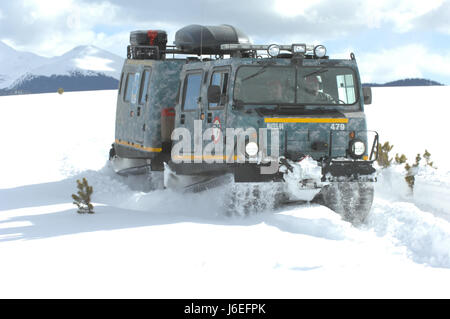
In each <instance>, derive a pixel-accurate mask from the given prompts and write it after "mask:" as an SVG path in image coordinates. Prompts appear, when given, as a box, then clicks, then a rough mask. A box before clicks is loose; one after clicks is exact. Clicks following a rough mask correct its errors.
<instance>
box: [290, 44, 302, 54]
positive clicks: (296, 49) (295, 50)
mask: <svg viewBox="0 0 450 319" xmlns="http://www.w3.org/2000/svg"><path fill="white" fill-rule="evenodd" d="M291 51H292V53H293V54H305V53H306V44H304V43H302V44H293V45H292V49H291Z"/></svg>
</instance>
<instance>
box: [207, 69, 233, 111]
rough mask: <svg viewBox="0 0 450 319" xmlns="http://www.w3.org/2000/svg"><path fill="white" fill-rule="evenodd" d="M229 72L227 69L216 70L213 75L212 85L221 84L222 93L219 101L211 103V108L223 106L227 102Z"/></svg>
mask: <svg viewBox="0 0 450 319" xmlns="http://www.w3.org/2000/svg"><path fill="white" fill-rule="evenodd" d="M228 74H229V72H228V71H227V70H221V71H215V72H214V73H213V74H212V76H211V85H218V86H220V92H221V94H222V96H221V98H220V102H219V103H209V108H217V107H223V106H224V105H225V103H226V96H227V90H228Z"/></svg>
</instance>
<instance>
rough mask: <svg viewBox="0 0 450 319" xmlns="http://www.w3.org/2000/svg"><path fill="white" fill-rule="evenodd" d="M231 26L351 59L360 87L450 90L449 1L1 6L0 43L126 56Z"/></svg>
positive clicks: (133, 0)
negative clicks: (183, 33) (157, 34)
mask: <svg viewBox="0 0 450 319" xmlns="http://www.w3.org/2000/svg"><path fill="white" fill-rule="evenodd" d="M223 23H227V24H232V25H234V26H236V27H238V28H239V29H241V30H242V31H244V32H245V33H246V34H248V35H249V36H250V38H251V39H252V40H253V42H254V43H290V42H308V43H309V42H313V43H316V44H318V43H322V44H325V45H326V46H327V47H328V52H329V54H330V55H331V56H332V57H333V56H336V55H339V54H341V55H342V54H345V56H348V54H349V53H350V52H354V53H355V55H356V57H357V60H358V62H359V63H360V67H361V70H360V71H361V75H362V77H363V80H364V81H365V82H387V81H392V80H396V79H399V78H406V77H425V78H430V79H432V80H436V81H439V82H441V83H444V84H450V72H449V71H450V41H449V40H450V1H449V0H428V1H423V0H366V1H364V0H345V1H333V0H310V1H308V2H305V1H291V0H258V1H257V0H247V1H245V2H244V1H237V0H227V1H224V0H192V1H188V2H186V1H184V0H183V1H182V0H173V1H170V2H161V1H153V0H152V1H145V2H143V1H139V0H127V1H124V0H94V1H83V0H21V1H11V2H6V1H2V3H1V4H0V40H1V41H3V42H5V43H6V44H8V45H10V46H12V47H14V48H16V49H20V50H26V51H31V52H34V53H37V54H40V55H44V56H54V55H60V54H62V53H64V52H67V51H69V50H70V49H72V48H73V47H75V46H77V45H85V44H92V45H95V46H98V47H100V48H103V49H106V50H109V51H111V52H113V53H115V54H118V55H120V56H125V51H126V45H127V43H128V40H129V32H130V31H132V30H138V29H164V30H166V31H167V32H168V34H169V42H172V41H173V38H174V34H175V32H176V30H178V29H179V28H181V27H183V26H185V25H188V24H202V25H218V24H223Z"/></svg>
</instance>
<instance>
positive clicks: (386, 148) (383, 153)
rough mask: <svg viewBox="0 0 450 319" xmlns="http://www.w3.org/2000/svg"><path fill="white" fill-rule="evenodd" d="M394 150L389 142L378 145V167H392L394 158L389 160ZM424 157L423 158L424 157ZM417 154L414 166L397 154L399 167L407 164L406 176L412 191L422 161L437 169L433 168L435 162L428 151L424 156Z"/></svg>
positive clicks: (396, 161) (396, 162)
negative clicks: (390, 153)
mask: <svg viewBox="0 0 450 319" xmlns="http://www.w3.org/2000/svg"><path fill="white" fill-rule="evenodd" d="M393 148H394V145H390V144H389V142H385V143H384V144H383V145H381V143H380V144H378V159H377V162H378V165H380V167H381V168H388V167H390V166H391V163H392V160H393V159H392V158H389V152H390V151H392V149H393ZM422 156H423V157H422ZM422 156H421V155H420V154H417V155H416V160H415V162H414V163H413V164H409V163H407V160H408V159H407V158H406V156H405V154H402V155H399V154H395V157H394V161H395V164H397V165H403V164H405V170H406V176H405V181H406V182H407V183H408V185H409V187H410V188H411V189H413V188H414V181H415V176H416V175H417V173H418V170H419V166H420V163H421V161H422V159H425V165H426V166H429V167H432V168H436V167H434V166H433V162H432V161H431V154H430V152H428V151H427V150H425V152H424V153H423V155H422Z"/></svg>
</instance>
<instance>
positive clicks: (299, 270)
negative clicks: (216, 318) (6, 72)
mask: <svg viewBox="0 0 450 319" xmlns="http://www.w3.org/2000/svg"><path fill="white" fill-rule="evenodd" d="M449 93H450V88H449V87H439V88H436V87H429V88H428V87H427V88H374V89H373V95H374V103H373V105H371V106H368V107H367V113H368V116H369V128H371V129H375V130H377V131H378V132H379V133H380V135H381V140H382V141H385V140H389V141H390V142H391V143H392V144H394V145H395V148H394V150H393V151H394V152H402V153H407V154H406V155H408V158H410V162H411V161H412V159H413V156H414V155H415V153H417V152H420V153H423V150H424V148H428V150H429V151H430V152H431V154H432V159H433V160H434V161H435V163H436V165H437V166H438V167H439V169H438V170H431V171H430V170H425V169H422V171H421V173H420V176H418V177H417V178H416V184H417V185H416V186H417V187H418V189H420V190H421V191H420V194H418V193H417V192H416V193H414V194H411V192H410V191H409V189H408V186H407V185H406V183H405V182H404V180H403V176H402V174H404V171H403V169H402V168H401V167H394V168H392V169H389V170H385V171H383V172H381V174H380V176H379V182H378V183H377V185H376V197H375V201H374V205H373V208H372V211H371V215H370V218H369V221H368V223H367V225H364V226H362V227H359V228H355V227H353V226H351V225H350V224H349V223H347V222H344V221H342V220H341V218H340V216H339V215H337V214H335V213H334V212H332V211H330V210H329V209H327V208H325V207H321V206H317V205H303V206H291V207H285V208H283V209H278V210H275V211H265V212H260V213H259V214H254V215H251V216H249V217H242V216H233V217H228V216H226V215H224V214H223V210H222V209H221V205H222V204H221V203H223V201H224V196H223V193H224V189H223V188H219V189H214V190H210V191H208V192H205V193H201V194H184V195H182V194H179V193H176V192H173V191H169V190H155V191H151V192H143V191H142V190H143V186H142V185H143V183H144V182H145V180H144V179H145V178H144V177H130V178H125V177H120V176H116V175H115V174H114V173H113V172H112V170H111V168H110V167H109V165H108V164H107V158H108V151H109V148H110V145H111V143H112V142H113V140H114V118H115V102H116V91H95V92H79V93H64V94H63V95H58V94H39V95H28V96H27V95H25V96H7V97H0V134H1V136H2V146H3V152H2V156H1V158H0V177H1V179H0V256H1V261H0V283H1V285H0V297H1V298H15V297H20V298H23V297H25V298H28V297H32V298H35V297H37V298H94V297H100V298H110V297H119V298H397V297H402V298H448V297H450V289H448V287H449V286H450V285H449V284H450V223H449V218H448V216H449V214H450V210H449V207H448V205H449V204H448V198H449V197H448V194H449V193H450V182H449V173H448V169H446V167H445V165H446V155H447V152H446V150H445V148H444V147H443V146H444V145H446V144H445V142H446V127H445V125H440V124H443V122H441V121H443V120H442V119H441V118H442V117H444V114H443V113H445V112H448V110H447V109H445V106H444V107H443V103H442V102H443V101H445V100H444V97H445V96H448V94H449ZM424 95H427V96H428V95H431V96H433V98H431V99H429V98H424ZM425 102H426V103H427V104H423V103H425ZM425 108H426V110H427V113H425V112H424V110H425ZM406 114H407V115H406ZM431 114H433V115H431ZM438 124H439V125H438ZM405 130H406V131H407V132H406V133H405ZM385 136H389V138H385ZM410 153H411V154H412V155H411V156H409V154H410ZM81 177H86V178H87V179H88V181H89V183H90V184H91V185H92V186H93V187H94V196H93V200H94V205H95V214H94V215H79V214H77V213H76V207H75V206H74V205H73V204H72V200H71V198H70V195H71V194H72V193H75V192H76V183H75V181H76V179H78V178H81ZM437 189H438V190H439V191H437Z"/></svg>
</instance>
